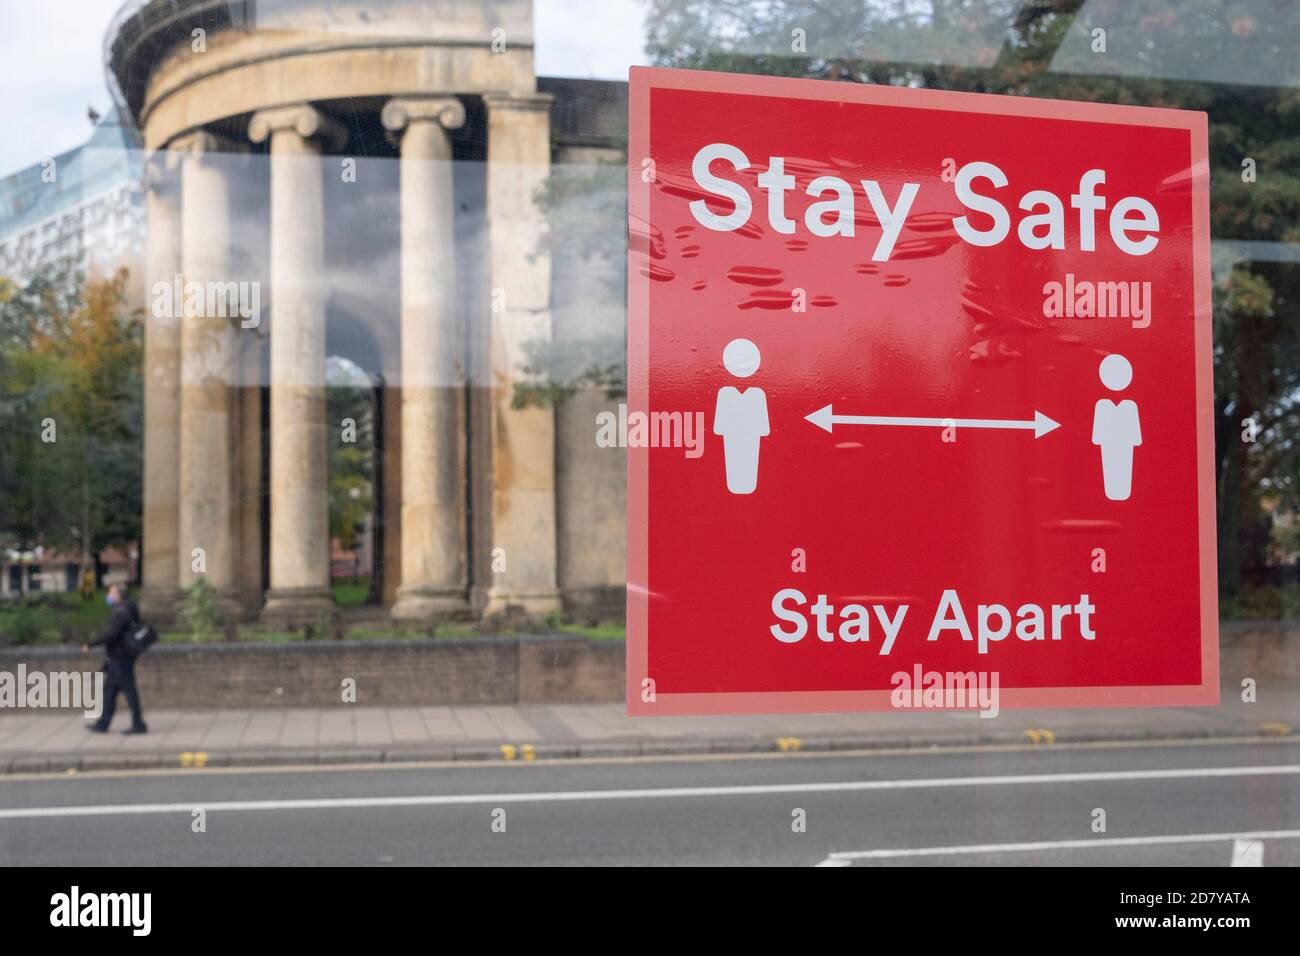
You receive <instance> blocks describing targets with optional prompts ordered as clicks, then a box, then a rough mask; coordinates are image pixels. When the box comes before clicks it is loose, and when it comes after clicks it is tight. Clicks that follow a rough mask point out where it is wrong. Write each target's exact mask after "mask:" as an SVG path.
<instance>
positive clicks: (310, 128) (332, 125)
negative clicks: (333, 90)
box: [248, 103, 347, 150]
mask: <svg viewBox="0 0 1300 956" xmlns="http://www.w3.org/2000/svg"><path fill="white" fill-rule="evenodd" d="M285 130H291V131H293V132H295V133H297V134H298V135H299V136H301V137H302V138H303V139H316V140H319V141H320V143H321V145H322V146H323V147H324V148H325V149H328V150H334V149H338V148H339V147H341V146H342V145H343V143H344V142H345V141H346V140H347V130H346V129H345V128H344V127H343V126H342V125H341V124H339V123H337V122H335V121H334V120H333V119H331V118H330V117H328V116H326V115H325V114H324V113H322V112H321V111H320V110H318V109H316V107H314V106H312V105H311V104H310V103H296V104H294V105H292V106H277V107H273V108H271V109H266V110H258V111H257V112H256V113H254V114H253V118H252V119H250V120H249V121H248V138H249V139H251V140H252V141H253V142H254V143H262V142H265V141H266V140H268V139H270V137H271V134H272V133H279V132H283V131H285Z"/></svg>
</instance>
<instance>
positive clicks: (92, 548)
mask: <svg viewBox="0 0 1300 956" xmlns="http://www.w3.org/2000/svg"><path fill="white" fill-rule="evenodd" d="M126 284H127V273H126V270H125V269H123V270H120V271H118V272H117V273H115V274H113V275H112V276H109V277H106V278H100V279H91V280H87V279H86V278H85V277H84V276H82V275H79V274H78V275H73V274H70V273H69V272H67V271H66V270H61V269H51V270H47V271H45V272H43V273H40V274H38V275H37V276H35V277H33V278H32V279H30V280H29V281H28V282H27V283H26V284H25V285H23V286H21V287H19V286H17V285H16V284H14V283H13V282H11V281H6V282H5V283H4V284H3V286H2V287H0V463H3V467H0V536H3V538H4V539H5V543H6V544H7V545H8V546H10V547H15V548H19V549H24V550H26V549H30V548H33V547H35V546H37V545H44V546H46V547H58V548H68V547H76V548H77V549H78V550H79V551H80V553H81V558H82V562H83V564H84V565H92V564H93V563H94V556H95V555H96V554H98V553H99V551H100V550H102V549H103V548H105V547H108V546H110V545H125V544H127V543H129V542H133V541H137V540H139V535H140V522H141V519H140V500H141V498H140V483H141V464H140V448H141V432H142V417H143V416H142V385H141V375H140V363H141V359H142V349H141V322H140V317H139V315H138V313H136V312H132V311H131V310H129V309H128V308H127V305H126Z"/></svg>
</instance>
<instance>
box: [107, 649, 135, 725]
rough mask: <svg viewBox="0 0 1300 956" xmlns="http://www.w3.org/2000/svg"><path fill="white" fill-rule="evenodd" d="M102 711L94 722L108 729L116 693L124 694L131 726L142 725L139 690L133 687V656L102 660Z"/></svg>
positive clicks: (115, 702)
mask: <svg viewBox="0 0 1300 956" xmlns="http://www.w3.org/2000/svg"><path fill="white" fill-rule="evenodd" d="M104 671H105V672H106V676H105V678H104V713H103V714H102V715H101V716H100V718H99V720H98V721H97V722H96V723H97V724H98V726H100V727H102V728H104V729H105V730H107V729H108V725H109V724H110V723H111V722H112V720H113V711H115V710H116V709H117V695H118V694H119V693H121V694H126V703H127V706H129V707H130V708H131V726H132V727H135V728H137V729H138V728H141V727H143V726H144V715H143V714H142V713H141V711H140V692H139V691H138V690H136V688H135V658H133V657H110V658H109V659H108V660H107V661H105V662H104Z"/></svg>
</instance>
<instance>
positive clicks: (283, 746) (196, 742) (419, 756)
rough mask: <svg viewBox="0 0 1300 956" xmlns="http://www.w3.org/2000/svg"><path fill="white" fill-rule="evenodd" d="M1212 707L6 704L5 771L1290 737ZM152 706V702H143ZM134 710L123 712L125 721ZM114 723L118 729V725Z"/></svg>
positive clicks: (1283, 719)
mask: <svg viewBox="0 0 1300 956" xmlns="http://www.w3.org/2000/svg"><path fill="white" fill-rule="evenodd" d="M1232 694H1233V691H1232V689H1231V688H1228V689H1225V692H1224V703H1223V704H1221V705H1220V706H1219V707H1214V708H1152V709H1141V710H1133V709H1107V708H1102V709H1096V710H1038V711H1005V710H1004V711H1003V712H1002V713H1001V714H999V715H998V716H997V717H995V718H992V719H989V718H982V717H980V716H978V714H976V713H974V712H970V711H964V712H952V711H949V712H907V711H895V712H889V713H879V714H806V715H770V716H757V717H754V716H750V717H655V718H629V717H627V716H626V715H625V714H624V713H623V706H622V705H621V704H550V705H524V706H485V707H361V706H358V705H355V704H343V703H340V704H338V705H336V706H333V707H329V708H314V709H312V708H298V709H282V710H281V709H276V710H171V711H154V712H150V711H146V714H145V716H146V719H147V721H148V724H149V730H150V732H149V733H148V734H147V735H143V736H122V735H120V734H118V733H116V732H112V733H109V734H107V735H104V734H91V733H88V732H87V731H86V730H85V729H84V725H85V724H86V723H87V721H85V720H84V719H83V718H82V717H81V716H80V715H78V714H70V713H67V712H48V711H25V710H6V711H3V712H0V774H3V773H42V772H45V773H66V772H69V771H74V772H82V771H101V770H123V769H148V768H165V767H221V766H235V767H237V766H289V765H303V764H308V765H310V764H340V763H367V764H370V763H409V762H420V761H448V760H453V761H455V760H479V761H481V760H520V761H531V760H541V759H548V758H568V757H620V756H623V757H632V756H654V755H673V754H705V753H757V752H763V751H776V752H780V751H787V752H789V751H831V750H862V749H897V748H926V747H936V746H978V745H988V744H1025V743H1030V744H1035V745H1043V746H1050V745H1052V744H1054V743H1067V742H1086V741H1124V740H1162V739H1170V740H1185V739H1231V738H1259V737H1275V736H1288V735H1290V734H1291V733H1292V727H1296V728H1300V699H1297V697H1298V695H1296V694H1295V693H1293V692H1291V691H1290V690H1286V691H1276V692H1273V693H1266V694H1262V695H1261V699H1260V701H1259V702H1256V703H1243V702H1241V701H1240V700H1239V699H1237V697H1235V696H1232ZM146 703H147V702H146ZM127 719H128V718H127V717H126V715H125V714H123V713H120V712H119V714H118V717H117V723H118V727H125V725H126V722H127ZM115 729H116V728H115Z"/></svg>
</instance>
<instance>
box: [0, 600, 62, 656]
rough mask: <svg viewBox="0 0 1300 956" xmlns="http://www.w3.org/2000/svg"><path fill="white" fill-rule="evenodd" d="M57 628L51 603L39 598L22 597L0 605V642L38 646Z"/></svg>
mask: <svg viewBox="0 0 1300 956" xmlns="http://www.w3.org/2000/svg"><path fill="white" fill-rule="evenodd" d="M55 627H57V623H56V621H55V617H54V614H53V612H52V611H51V609H50V607H49V602H47V601H45V600H42V599H41V598H39V597H21V598H17V599H15V600H12V601H7V602H5V604H4V605H0V641H3V642H4V643H6V644H36V643H38V642H39V641H40V640H42V639H43V638H44V636H45V634H46V632H47V631H49V630H51V629H53V628H55Z"/></svg>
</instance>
